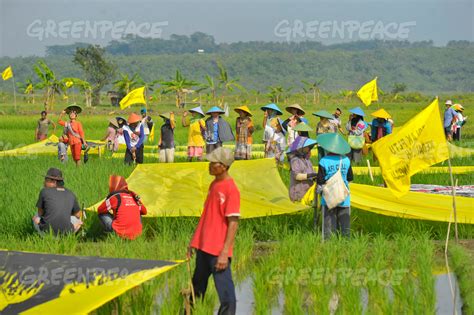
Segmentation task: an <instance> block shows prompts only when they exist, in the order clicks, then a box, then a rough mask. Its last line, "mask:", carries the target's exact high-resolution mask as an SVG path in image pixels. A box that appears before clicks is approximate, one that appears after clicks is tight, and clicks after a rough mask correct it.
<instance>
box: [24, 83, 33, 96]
mask: <svg viewBox="0 0 474 315" xmlns="http://www.w3.org/2000/svg"><path fill="white" fill-rule="evenodd" d="M31 92H33V84H31V83H30V84H28V86H27V87H26V89H25V94H30V93H31Z"/></svg>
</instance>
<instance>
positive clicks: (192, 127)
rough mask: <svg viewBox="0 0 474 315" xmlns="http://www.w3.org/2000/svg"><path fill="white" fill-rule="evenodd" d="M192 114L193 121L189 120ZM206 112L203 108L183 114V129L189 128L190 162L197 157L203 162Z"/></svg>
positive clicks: (196, 108)
mask: <svg viewBox="0 0 474 315" xmlns="http://www.w3.org/2000/svg"><path fill="white" fill-rule="evenodd" d="M189 113H191V119H187V117H188V114H189ZM204 116H205V115H204V112H203V111H202V109H201V107H200V106H198V107H195V108H192V109H190V110H189V112H188V111H186V112H184V113H183V117H182V119H181V123H182V125H183V127H189V133H188V162H191V161H192V160H193V158H194V157H195V158H196V159H197V160H198V161H202V154H203V148H204V145H205V144H206V143H205V142H204V134H205V132H206V123H205V122H204V119H203V117H204Z"/></svg>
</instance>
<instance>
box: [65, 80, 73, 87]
mask: <svg viewBox="0 0 474 315" xmlns="http://www.w3.org/2000/svg"><path fill="white" fill-rule="evenodd" d="M73 85H74V82H72V81H70V80H69V81H66V87H67V88H70V87H71V86H73Z"/></svg>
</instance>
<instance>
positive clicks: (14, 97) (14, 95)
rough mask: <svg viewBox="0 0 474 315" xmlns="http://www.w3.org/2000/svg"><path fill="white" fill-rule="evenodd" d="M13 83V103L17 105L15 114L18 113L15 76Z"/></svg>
mask: <svg viewBox="0 0 474 315" xmlns="http://www.w3.org/2000/svg"><path fill="white" fill-rule="evenodd" d="M12 83H13V101H14V103H15V112H16V91H15V76H12Z"/></svg>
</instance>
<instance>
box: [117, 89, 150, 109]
mask: <svg viewBox="0 0 474 315" xmlns="http://www.w3.org/2000/svg"><path fill="white" fill-rule="evenodd" d="M144 93H145V87H141V88H138V89H135V90H132V91H131V92H130V93H128V94H127V95H125V97H124V98H123V99H122V100H121V101H120V109H125V108H127V107H129V106H131V105H133V104H146V100H145V96H144Z"/></svg>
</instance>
